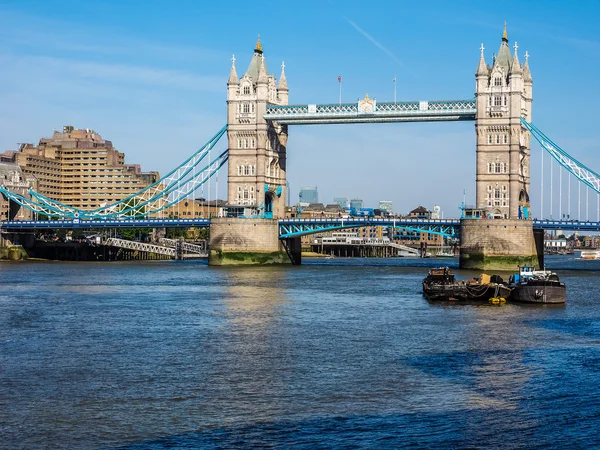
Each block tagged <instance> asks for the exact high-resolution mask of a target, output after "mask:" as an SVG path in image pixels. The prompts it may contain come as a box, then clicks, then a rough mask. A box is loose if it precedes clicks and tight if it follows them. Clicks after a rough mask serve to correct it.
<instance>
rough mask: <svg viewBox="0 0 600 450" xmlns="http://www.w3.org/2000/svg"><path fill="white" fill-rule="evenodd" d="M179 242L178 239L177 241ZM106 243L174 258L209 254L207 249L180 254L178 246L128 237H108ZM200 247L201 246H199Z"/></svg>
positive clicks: (197, 256) (203, 256) (189, 257)
mask: <svg viewBox="0 0 600 450" xmlns="http://www.w3.org/2000/svg"><path fill="white" fill-rule="evenodd" d="M175 242H177V241H175ZM104 243H105V245H108V246H111V247H120V248H125V249H128V250H135V251H139V252H148V253H156V254H157V255H165V256H170V257H171V258H173V259H178V256H179V258H181V259H191V258H206V257H207V256H208V255H207V253H206V251H204V252H201V253H200V252H198V253H183V252H181V254H180V255H178V249H177V248H172V247H165V246H163V245H157V244H149V243H146V242H135V241H128V240H127V239H119V238H108V239H107V240H106V241H105V242H104ZM190 245H192V244H190ZM197 247H200V246H197Z"/></svg>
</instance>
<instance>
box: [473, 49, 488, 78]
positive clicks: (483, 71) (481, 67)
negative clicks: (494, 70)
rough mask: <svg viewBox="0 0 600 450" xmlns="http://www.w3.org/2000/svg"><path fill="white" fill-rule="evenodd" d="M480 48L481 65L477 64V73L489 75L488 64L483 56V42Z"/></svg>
mask: <svg viewBox="0 0 600 450" xmlns="http://www.w3.org/2000/svg"><path fill="white" fill-rule="evenodd" d="M479 49H480V50H481V56H480V57H479V65H478V66H477V72H476V73H475V75H487V74H488V68H487V64H486V63H485V57H484V56H483V51H484V50H485V47H484V46H483V42H482V43H481V47H480V48H479Z"/></svg>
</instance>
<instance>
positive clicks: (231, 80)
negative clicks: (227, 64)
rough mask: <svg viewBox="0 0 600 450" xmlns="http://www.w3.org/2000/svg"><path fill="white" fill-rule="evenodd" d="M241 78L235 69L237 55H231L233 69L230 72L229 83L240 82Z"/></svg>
mask: <svg viewBox="0 0 600 450" xmlns="http://www.w3.org/2000/svg"><path fill="white" fill-rule="evenodd" d="M239 82H240V80H239V79H238V75H237V71H236V70H235V55H233V56H232V57H231V71H230V72H229V79H228V80H227V84H228V85H230V84H238V83H239Z"/></svg>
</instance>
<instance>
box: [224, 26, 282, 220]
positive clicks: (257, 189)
mask: <svg viewBox="0 0 600 450" xmlns="http://www.w3.org/2000/svg"><path fill="white" fill-rule="evenodd" d="M288 92H289V89H288V86H287V80H286V78H285V64H283V63H282V64H281V76H280V78H279V85H277V80H276V79H275V76H274V75H269V73H268V72H267V64H266V61H265V55H264V53H263V49H262V44H261V42H260V36H259V38H258V41H257V42H256V46H255V48H254V55H253V56H252V59H251V61H250V65H249V67H248V70H247V71H246V73H245V74H244V75H243V76H242V77H241V78H238V75H237V71H236V68H235V57H233V58H232V64H231V72H230V73H229V80H228V81H227V137H228V147H229V173H228V189H227V201H228V203H229V204H230V205H239V206H241V207H245V208H250V209H252V210H254V211H255V212H256V213H257V214H258V215H260V216H262V217H265V218H277V217H283V216H284V215H285V199H286V146H287V125H278V124H276V123H273V122H268V121H267V120H265V118H264V115H265V113H266V109H267V104H276V105H287V104H288Z"/></svg>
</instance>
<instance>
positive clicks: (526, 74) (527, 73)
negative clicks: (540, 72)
mask: <svg viewBox="0 0 600 450" xmlns="http://www.w3.org/2000/svg"><path fill="white" fill-rule="evenodd" d="M523 79H524V80H525V81H532V79H531V72H530V71H529V53H528V52H525V64H523Z"/></svg>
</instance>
